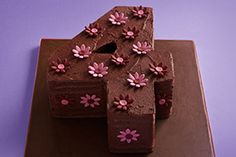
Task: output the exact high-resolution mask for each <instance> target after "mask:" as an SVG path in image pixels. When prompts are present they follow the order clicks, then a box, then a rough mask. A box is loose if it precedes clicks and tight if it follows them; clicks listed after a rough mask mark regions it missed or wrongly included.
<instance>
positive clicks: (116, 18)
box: [109, 11, 128, 25]
mask: <svg viewBox="0 0 236 157" xmlns="http://www.w3.org/2000/svg"><path fill="white" fill-rule="evenodd" d="M127 19H128V17H127V16H125V14H124V13H122V12H121V13H119V12H117V11H116V12H115V14H111V15H110V18H109V21H111V23H112V24H113V25H122V24H125V23H126V21H127Z"/></svg>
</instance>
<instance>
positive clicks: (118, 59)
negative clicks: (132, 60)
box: [116, 57, 124, 63]
mask: <svg viewBox="0 0 236 157" xmlns="http://www.w3.org/2000/svg"><path fill="white" fill-rule="evenodd" d="M116 60H117V61H118V62H120V63H122V62H123V61H124V59H123V58H122V57H118V58H117V59H116Z"/></svg>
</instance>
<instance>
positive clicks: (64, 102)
mask: <svg viewBox="0 0 236 157" xmlns="http://www.w3.org/2000/svg"><path fill="white" fill-rule="evenodd" d="M61 104H62V105H68V104H69V101H68V100H66V99H62V100H61Z"/></svg>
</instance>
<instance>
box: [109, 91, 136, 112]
mask: <svg viewBox="0 0 236 157" xmlns="http://www.w3.org/2000/svg"><path fill="white" fill-rule="evenodd" d="M133 102H134V100H133V99H132V98H130V96H129V95H126V96H124V95H123V94H121V95H120V97H115V98H114V102H113V103H114V105H115V107H116V108H117V109H119V110H128V108H129V107H130V104H132V103H133Z"/></svg>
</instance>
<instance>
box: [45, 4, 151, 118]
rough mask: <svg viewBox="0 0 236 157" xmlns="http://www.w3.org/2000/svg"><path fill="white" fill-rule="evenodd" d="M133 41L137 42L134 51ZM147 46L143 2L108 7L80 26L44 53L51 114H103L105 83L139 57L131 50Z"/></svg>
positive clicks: (148, 23)
mask: <svg viewBox="0 0 236 157" xmlns="http://www.w3.org/2000/svg"><path fill="white" fill-rule="evenodd" d="M133 44H136V45H137V46H139V47H137V46H136V48H135V51H136V52H135V51H134V50H132V49H133ZM153 45H154V44H153V14H152V9H151V8H148V7H114V8H113V9H112V10H110V11H109V12H107V13H106V14H105V15H103V16H102V17H101V18H99V19H98V20H97V21H95V22H94V23H92V24H90V25H89V26H87V27H85V30H84V31H82V32H81V33H80V34H78V35H77V36H76V37H74V38H73V39H72V41H71V42H70V44H66V45H63V46H62V47H61V48H58V49H57V50H55V52H54V53H53V55H52V56H51V57H50V58H49V69H48V77H47V81H48V93H49V100H50V104H51V113H52V115H53V116H54V117H62V118H74V117H105V116H106V108H107V107H106V106H107V96H108V91H113V90H114V91H115V89H112V88H108V85H107V84H109V82H110V83H113V82H114V83H115V84H117V83H116V79H119V78H118V77H119V76H122V75H125V76H126V74H127V69H130V67H131V66H133V64H135V62H136V59H137V58H139V57H140V56H143V54H139V52H137V51H142V49H145V48H146V49H147V50H146V51H147V52H148V51H150V50H151V48H152V47H153ZM144 52H145V51H144ZM131 56H136V57H135V59H133V58H134V57H131ZM120 86H123V85H122V84H121V85H120ZM114 96H116V95H114Z"/></svg>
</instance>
